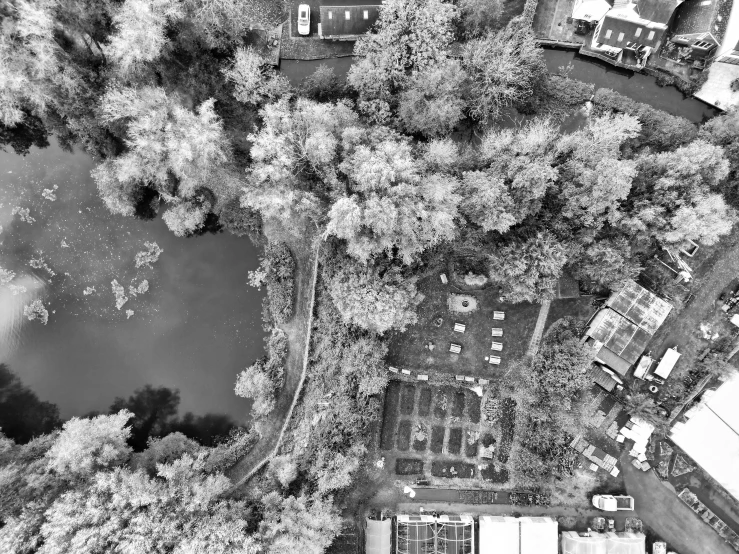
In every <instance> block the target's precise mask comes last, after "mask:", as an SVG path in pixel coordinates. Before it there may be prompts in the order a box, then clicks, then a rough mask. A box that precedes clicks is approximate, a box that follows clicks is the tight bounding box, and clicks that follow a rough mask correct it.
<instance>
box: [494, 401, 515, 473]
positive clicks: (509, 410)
mask: <svg viewBox="0 0 739 554" xmlns="http://www.w3.org/2000/svg"><path fill="white" fill-rule="evenodd" d="M500 411H501V416H500V435H501V436H500V444H499V445H498V461H500V462H502V463H506V462H507V461H508V455H509V454H510V452H511V444H513V432H514V429H515V427H516V402H515V400H513V399H511V398H505V399H504V400H503V402H501V409H500Z"/></svg>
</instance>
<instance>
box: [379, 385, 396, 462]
mask: <svg viewBox="0 0 739 554" xmlns="http://www.w3.org/2000/svg"><path fill="white" fill-rule="evenodd" d="M399 403H400V382H399V381H390V382H389V383H388V385H387V391H386V392H385V408H384V411H383V415H382V431H381V433H380V448H382V449H383V450H392V449H393V442H394V439H395V425H396V424H397V422H398V405H399Z"/></svg>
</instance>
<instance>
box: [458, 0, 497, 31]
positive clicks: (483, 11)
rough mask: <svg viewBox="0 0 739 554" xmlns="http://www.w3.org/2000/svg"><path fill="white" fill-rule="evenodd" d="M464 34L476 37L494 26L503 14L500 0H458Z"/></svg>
mask: <svg viewBox="0 0 739 554" xmlns="http://www.w3.org/2000/svg"><path fill="white" fill-rule="evenodd" d="M459 9H460V12H461V13H462V25H463V27H464V30H465V34H467V36H469V37H476V36H479V35H483V34H485V32H487V31H489V30H491V29H493V28H495V27H496V26H497V24H498V22H499V20H500V17H501V16H502V15H503V6H502V5H501V2H500V0H460V2H459Z"/></svg>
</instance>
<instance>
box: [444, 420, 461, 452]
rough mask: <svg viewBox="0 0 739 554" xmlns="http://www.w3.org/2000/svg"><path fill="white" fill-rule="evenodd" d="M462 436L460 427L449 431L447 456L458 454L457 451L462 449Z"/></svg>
mask: <svg viewBox="0 0 739 554" xmlns="http://www.w3.org/2000/svg"><path fill="white" fill-rule="evenodd" d="M463 434H464V433H463V432H462V428H461V427H454V428H452V429H449V443H448V444H447V451H448V452H449V454H459V451H460V450H461V449H462V436H463Z"/></svg>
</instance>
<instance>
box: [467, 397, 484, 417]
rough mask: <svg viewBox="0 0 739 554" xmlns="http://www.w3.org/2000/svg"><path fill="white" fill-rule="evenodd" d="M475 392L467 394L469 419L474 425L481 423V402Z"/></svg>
mask: <svg viewBox="0 0 739 554" xmlns="http://www.w3.org/2000/svg"><path fill="white" fill-rule="evenodd" d="M481 400H482V399H481V398H480V397H479V396H477V395H476V394H475V393H474V392H468V393H467V419H469V420H470V422H472V423H480V401H481Z"/></svg>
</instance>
